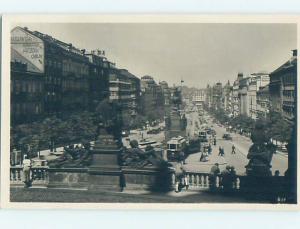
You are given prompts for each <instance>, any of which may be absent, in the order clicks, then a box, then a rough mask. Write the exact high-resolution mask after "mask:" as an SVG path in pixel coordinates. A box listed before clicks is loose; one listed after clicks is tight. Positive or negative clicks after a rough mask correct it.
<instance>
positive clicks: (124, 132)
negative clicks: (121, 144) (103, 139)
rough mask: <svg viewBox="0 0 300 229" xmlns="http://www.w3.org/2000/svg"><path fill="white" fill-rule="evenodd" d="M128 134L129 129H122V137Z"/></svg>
mask: <svg viewBox="0 0 300 229" xmlns="http://www.w3.org/2000/svg"><path fill="white" fill-rule="evenodd" d="M129 134H130V131H129V130H122V137H128V136H129Z"/></svg>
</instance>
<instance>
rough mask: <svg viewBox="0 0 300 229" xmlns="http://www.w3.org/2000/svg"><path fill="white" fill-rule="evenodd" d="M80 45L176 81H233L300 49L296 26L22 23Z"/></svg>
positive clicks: (276, 64) (202, 84) (126, 65)
mask: <svg viewBox="0 0 300 229" xmlns="http://www.w3.org/2000/svg"><path fill="white" fill-rule="evenodd" d="M21 26H27V27H28V28H29V29H30V30H37V31H40V32H42V33H47V34H49V35H51V36H53V37H55V38H57V39H59V40H62V41H64V42H66V43H72V44H73V45H74V46H76V47H78V48H80V49H83V48H85V49H87V50H92V49H97V48H98V49H101V50H105V51H106V57H107V58H108V59H109V60H111V61H112V62H115V63H116V64H117V67H119V68H126V69H128V70H129V71H130V72H132V73H133V74H135V75H137V76H138V77H142V76H143V75H151V76H153V77H154V79H155V80H157V81H162V80H165V81H167V82H168V83H169V84H170V85H172V84H179V83H180V79H181V78H182V79H183V80H184V84H185V85H187V86H195V87H200V88H201V87H206V85H207V84H208V83H209V84H213V83H216V82H222V83H224V82H227V80H230V82H233V80H234V79H235V78H236V76H237V73H238V72H244V73H245V74H250V73H253V72H259V71H267V72H271V71H273V70H275V69H276V68H277V67H279V66H280V65H281V64H283V63H284V62H285V61H287V60H288V59H289V58H290V56H291V50H292V49H295V48H296V47H297V37H296V35H297V34H296V33H297V27H296V25H295V24H50V23H47V24H26V25H25V24H21Z"/></svg>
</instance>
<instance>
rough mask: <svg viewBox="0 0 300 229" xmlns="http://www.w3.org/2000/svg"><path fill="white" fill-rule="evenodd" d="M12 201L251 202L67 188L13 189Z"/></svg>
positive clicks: (199, 194) (213, 196)
mask: <svg viewBox="0 0 300 229" xmlns="http://www.w3.org/2000/svg"><path fill="white" fill-rule="evenodd" d="M10 190H11V192H10V197H11V201H12V202H49V203H51V202H61V203H66V202H69V203H249V202H251V201H249V200H247V199H245V198H242V197H238V196H236V197H234V196H224V195H222V194H214V193H210V192H206V191H182V192H180V193H175V192H168V193H153V192H144V193H137V192H100V191H98V192H92V191H80V190H64V189H37V188H36V189H24V188H11V189H10Z"/></svg>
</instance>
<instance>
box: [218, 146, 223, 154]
mask: <svg viewBox="0 0 300 229" xmlns="http://www.w3.org/2000/svg"><path fill="white" fill-rule="evenodd" d="M218 156H222V147H221V146H219V154H218Z"/></svg>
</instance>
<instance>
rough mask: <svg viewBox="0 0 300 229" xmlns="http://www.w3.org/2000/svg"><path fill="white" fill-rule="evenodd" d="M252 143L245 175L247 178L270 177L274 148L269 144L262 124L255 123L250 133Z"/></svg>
mask: <svg viewBox="0 0 300 229" xmlns="http://www.w3.org/2000/svg"><path fill="white" fill-rule="evenodd" d="M251 140H252V142H253V144H252V146H251V147H250V149H249V153H248V155H247V158H248V159H249V163H248V165H246V173H247V175H249V176H271V175H272V172H271V167H272V166H271V161H272V157H273V154H274V153H275V150H276V147H275V146H274V144H272V143H271V141H270V137H269V136H268V133H267V131H266V128H265V125H264V123H262V122H257V123H256V125H255V128H254V130H253V131H252V133H251Z"/></svg>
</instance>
